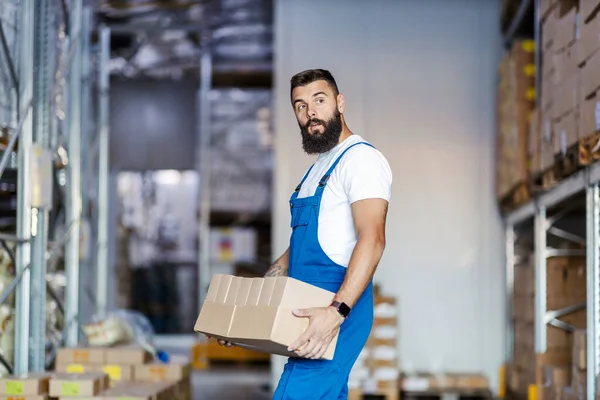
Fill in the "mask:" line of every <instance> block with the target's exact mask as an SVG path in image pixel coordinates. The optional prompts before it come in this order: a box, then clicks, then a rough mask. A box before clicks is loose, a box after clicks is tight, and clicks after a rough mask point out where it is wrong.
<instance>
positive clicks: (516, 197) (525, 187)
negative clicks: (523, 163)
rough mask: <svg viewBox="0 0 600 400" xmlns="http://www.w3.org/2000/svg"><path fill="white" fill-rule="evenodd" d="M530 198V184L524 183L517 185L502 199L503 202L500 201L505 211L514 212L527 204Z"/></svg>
mask: <svg viewBox="0 0 600 400" xmlns="http://www.w3.org/2000/svg"><path fill="white" fill-rule="evenodd" d="M530 198H531V196H530V191H529V182H527V181H522V182H519V183H517V184H516V185H515V186H514V187H513V188H512V189H511V190H510V191H509V192H508V193H507V194H506V195H505V196H504V197H503V198H502V200H500V206H501V208H502V209H503V210H507V211H508V210H514V209H515V208H517V207H519V206H520V205H522V204H524V203H526V202H527V201H528V200H529V199H530Z"/></svg>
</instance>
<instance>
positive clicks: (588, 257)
mask: <svg viewBox="0 0 600 400" xmlns="http://www.w3.org/2000/svg"><path fill="white" fill-rule="evenodd" d="M538 4H539V7H540V8H539V10H538V13H537V14H538V17H539V20H538V21H539V28H540V29H539V31H540V32H541V35H539V36H538V37H537V38H536V39H537V40H536V43H535V51H536V52H537V53H538V54H537V56H536V57H534V59H537V60H539V61H540V64H538V66H537V68H536V72H539V74H540V75H539V76H538V85H536V86H537V90H536V104H535V107H534V108H533V110H532V111H531V114H530V115H531V117H530V118H529V121H528V123H529V127H528V129H523V126H524V125H525V124H524V122H523V121H522V120H521V121H519V123H520V124H519V125H518V131H519V132H518V133H516V134H514V135H515V136H516V137H517V138H518V139H517V140H516V142H517V143H518V145H515V146H514V147H513V149H512V153H511V154H512V156H513V158H512V160H513V162H516V163H517V164H518V165H519V167H520V169H519V170H518V172H519V173H520V174H521V175H520V176H519V178H520V179H522V180H521V181H520V182H523V181H525V182H527V184H526V185H523V186H524V187H526V188H527V189H526V190H524V192H525V194H524V195H522V196H520V197H518V196H514V195H512V196H510V197H507V194H509V193H508V190H509V189H507V187H508V185H506V184H505V185H504V190H505V193H503V194H502V193H500V191H499V193H498V194H499V200H500V204H501V206H503V209H504V220H505V238H506V246H505V249H506V278H507V282H506V287H507V300H508V302H509V304H508V308H507V309H508V310H509V312H508V313H507V322H506V324H507V346H506V349H507V354H506V360H507V365H506V372H507V375H506V390H507V391H508V394H509V395H511V398H526V397H527V396H528V395H531V394H532V392H535V393H536V394H537V398H538V399H554V398H561V399H563V398H564V399H584V398H587V399H593V398H595V396H596V393H597V387H598V384H597V375H598V374H599V373H600V351H598V348H597V347H598V344H599V343H598V334H599V333H600V313H599V311H600V189H599V183H600V163H599V162H598V160H599V159H600V152H599V151H598V150H599V148H600V113H599V111H600V106H599V105H598V104H600V102H599V101H598V96H597V92H598V90H599V89H600V74H599V72H598V71H600V57H599V55H600V52H599V51H598V50H599V49H600V28H599V27H600V16H599V15H598V11H599V10H600V1H598V0H580V1H575V0H561V1H539V2H538ZM515 43H517V42H515ZM502 134H503V132H502V131H500V133H499V138H501V137H502ZM525 137H526V138H527V139H524V138H525ZM504 142H506V141H504ZM522 146H525V149H523V147H522ZM524 153H525V154H526V157H525V161H524V160H523V154H524ZM505 159H507V157H505ZM502 160H503V159H502V158H499V161H500V164H498V171H499V176H501V174H500V171H502V169H503V168H504V170H506V168H507V167H504V166H503V165H502V164H501V163H502ZM515 160H516V161H515ZM524 165H525V166H526V167H525V168H523V166H524ZM523 178H524V179H523ZM513 182H514V180H513ZM501 183H502V182H500V181H499V187H500V186H501V185H500V184H501ZM502 196H504V197H502ZM582 346H583V349H584V350H583V352H584V353H585V354H586V360H587V361H586V362H585V363H581V362H580V359H578V358H577V357H579V356H580V355H581V352H582ZM578 360H579V361H578ZM584 367H585V368H584Z"/></svg>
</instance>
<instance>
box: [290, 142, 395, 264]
mask: <svg viewBox="0 0 600 400" xmlns="http://www.w3.org/2000/svg"><path fill="white" fill-rule="evenodd" d="M358 142H366V140H364V139H363V138H362V137H361V136H359V135H356V134H355V135H352V136H350V137H349V138H347V139H346V140H344V141H343V142H342V143H340V144H338V145H337V146H336V147H334V148H333V149H331V150H330V151H328V152H327V153H323V154H320V155H319V156H318V157H317V160H316V162H315V164H314V167H313V168H312V170H311V171H310V174H309V175H308V177H307V178H306V180H305V181H304V183H303V184H302V188H301V189H300V192H299V193H298V198H302V197H309V196H313V195H314V194H315V191H316V189H317V185H318V184H319V181H320V180H321V178H322V177H323V175H325V173H326V172H327V170H329V167H331V165H332V164H333V163H334V162H335V160H336V159H337V158H338V156H339V155H340V154H342V152H343V151H344V150H345V149H346V148H348V147H349V146H351V145H353V144H354V143H358ZM391 185H392V171H391V168H390V165H389V164H388V161H387V160H386V158H385V157H384V156H383V154H381V152H380V151H379V150H377V149H375V148H373V147H371V146H369V145H366V144H359V145H356V146H354V147H352V148H351V149H350V150H348V151H347V152H346V153H345V154H344V156H343V157H342V158H341V160H340V162H339V163H338V164H337V166H336V167H335V169H334V170H333V172H332V173H331V177H330V178H329V180H328V181H327V185H326V186H325V190H324V191H323V197H322V198H321V209H320V211H319V243H320V244H321V248H322V249H323V251H324V252H325V254H327V255H328V256H329V258H331V260H332V261H334V262H335V263H337V264H339V265H341V266H343V267H348V263H349V262H350V257H351V256H352V252H353V250H354V246H355V245H356V232H355V230H354V222H353V219H352V208H351V206H350V205H351V204H352V203H354V202H355V201H358V200H363V199H368V198H381V199H385V200H387V201H390V196H391Z"/></svg>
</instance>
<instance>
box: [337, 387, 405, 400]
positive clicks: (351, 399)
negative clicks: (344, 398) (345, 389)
mask: <svg viewBox="0 0 600 400" xmlns="http://www.w3.org/2000/svg"><path fill="white" fill-rule="evenodd" d="M399 399H400V389H399V388H395V389H393V388H389V389H379V390H378V391H377V393H364V392H363V391H362V390H361V389H350V391H349V393H348V400H399Z"/></svg>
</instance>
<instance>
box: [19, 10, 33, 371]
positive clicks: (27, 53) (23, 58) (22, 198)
mask: <svg viewBox="0 0 600 400" xmlns="http://www.w3.org/2000/svg"><path fill="white" fill-rule="evenodd" d="M19 11H20V16H19V21H20V23H19V25H20V31H19V74H20V76H19V92H20V94H19V99H20V103H19V113H20V114H27V116H24V115H21V117H24V120H23V127H22V130H21V136H20V138H19V150H18V161H17V164H18V169H19V174H18V180H17V236H18V237H20V238H24V239H26V240H29V239H30V238H31V203H30V194H31V188H30V187H29V182H30V174H31V166H30V162H31V143H32V140H33V115H32V113H31V112H30V109H29V107H27V108H25V107H23V105H24V104H27V103H29V102H30V101H31V99H32V98H33V67H34V63H33V62H32V60H33V38H34V27H35V19H34V3H33V2H32V1H24V2H22V3H21V4H20V7H19ZM30 249H31V246H30V243H29V242H27V241H25V242H21V243H17V248H16V250H17V251H16V272H17V274H19V273H22V278H21V283H20V284H19V285H18V286H17V289H16V310H15V366H14V372H15V374H24V373H26V372H28V371H29V311H30V300H31V299H30V295H31V272H30V270H29V268H28V266H29V262H30V257H31V253H30ZM23 270H25V271H24V272H22V271H23Z"/></svg>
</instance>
